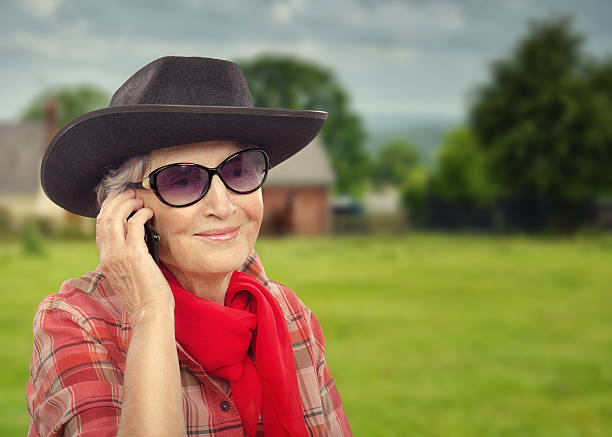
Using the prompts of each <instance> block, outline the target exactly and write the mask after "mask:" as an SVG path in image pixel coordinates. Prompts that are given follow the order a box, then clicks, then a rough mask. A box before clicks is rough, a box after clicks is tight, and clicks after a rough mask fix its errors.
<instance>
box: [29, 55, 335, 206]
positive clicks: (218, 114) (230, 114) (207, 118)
mask: <svg viewBox="0 0 612 437" xmlns="http://www.w3.org/2000/svg"><path fill="white" fill-rule="evenodd" d="M326 118H327V113H326V112H322V111H298V110H289V109H271V108H255V107H253V102H252V99H251V94H250V92H249V88H248V86H247V83H246V80H245V78H244V75H243V74H242V71H241V70H240V68H239V67H238V66H237V65H236V64H234V63H232V62H229V61H224V60H220V59H211V58H198V57H176V56H168V57H164V58H160V59H157V60H155V61H153V62H151V63H150V64H148V65H146V66H145V67H143V68H142V69H140V70H139V71H137V72H136V73H135V74H134V75H133V76H132V77H130V78H129V79H128V80H127V82H125V83H124V84H123V85H122V86H121V87H120V88H119V89H118V90H117V91H116V92H115V94H114V95H113V97H112V99H111V102H110V105H109V106H108V107H107V108H103V109H99V110H96V111H92V112H88V113H87V114H84V115H82V116H80V117H78V118H75V119H74V120H72V121H71V122H70V123H68V124H66V125H65V126H64V127H63V128H62V129H60V130H59V131H58V132H57V134H56V135H55V136H54V137H53V139H52V140H51V142H50V143H49V146H48V147H47V151H46V152H45V155H44V157H43V160H42V165H41V169H40V177H41V184H42V187H43V189H44V191H45V193H46V194H47V196H49V198H50V199H51V200H52V201H53V202H55V203H56V204H58V205H59V206H61V207H62V208H64V209H66V210H68V211H70V212H72V213H75V214H78V215H83V216H86V217H95V216H96V215H97V214H98V212H99V208H98V206H97V203H96V193H95V186H96V185H97V184H98V183H99V182H100V181H101V179H102V176H103V175H104V173H105V171H106V170H108V169H109V168H113V167H116V166H118V165H120V164H121V163H123V162H124V161H125V160H126V159H128V158H130V157H132V156H135V155H142V154H145V153H148V152H150V151H152V150H155V149H159V148H163V147H169V146H177V145H181V144H189V143H195V142H200V141H210V140H233V141H239V142H246V143H252V144H256V145H258V146H260V147H262V148H264V149H265V150H266V151H267V152H268V155H269V156H270V166H271V167H274V166H275V165H277V164H279V163H280V162H282V161H284V160H285V159H287V158H289V157H290V156H292V155H294V154H295V153H297V152H298V151H300V150H301V149H302V148H304V147H305V146H306V145H308V143H310V141H312V139H313V138H314V137H315V136H316V135H317V133H318V132H319V131H320V130H321V127H322V126H323V122H324V121H325V119H326Z"/></svg>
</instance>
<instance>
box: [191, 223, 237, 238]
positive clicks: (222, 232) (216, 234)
mask: <svg viewBox="0 0 612 437" xmlns="http://www.w3.org/2000/svg"><path fill="white" fill-rule="evenodd" d="M239 233H240V226H236V227H233V228H223V229H211V230H210V231H205V232H200V233H198V234H196V235H197V236H199V237H204V238H206V239H208V240H212V241H226V240H232V239H234V238H236V236H238V234H239Z"/></svg>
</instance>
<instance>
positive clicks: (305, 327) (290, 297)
mask: <svg viewBox="0 0 612 437" xmlns="http://www.w3.org/2000/svg"><path fill="white" fill-rule="evenodd" d="M266 286H267V287H268V289H269V290H270V291H271V292H272V294H274V296H275V297H276V298H277V300H278V302H279V304H280V306H281V308H282V309H283V312H284V313H285V317H286V319H287V320H286V321H287V325H288V328H289V332H290V333H291V334H292V338H293V340H294V344H295V343H296V342H297V341H303V342H312V343H313V346H315V347H316V348H317V349H320V351H321V352H323V350H324V349H325V340H324V337H323V331H322V329H321V325H320V324H319V321H318V320H317V318H316V316H315V314H314V312H313V311H312V310H311V309H310V308H309V307H308V306H307V305H306V304H305V303H304V302H303V301H302V300H301V299H300V298H299V297H298V296H297V294H296V293H295V292H294V291H293V290H292V289H291V288H289V287H287V286H286V285H283V284H281V283H279V282H275V281H271V280H268V281H267V283H266ZM292 331H293V332H292Z"/></svg>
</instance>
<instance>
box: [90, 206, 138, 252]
mask: <svg viewBox="0 0 612 437" xmlns="http://www.w3.org/2000/svg"><path fill="white" fill-rule="evenodd" d="M143 204H144V201H143V200H142V199H140V198H136V197H135V198H131V199H130V198H127V199H124V200H123V202H121V203H120V204H117V205H112V206H111V207H110V208H109V209H108V210H106V211H105V212H104V213H103V214H100V215H99V216H98V219H97V220H96V237H97V240H98V250H100V251H101V250H117V249H120V248H121V245H122V244H125V238H126V237H125V236H126V233H127V223H126V220H127V216H128V215H129V213H130V212H132V211H134V210H137V209H140V208H142V206H143Z"/></svg>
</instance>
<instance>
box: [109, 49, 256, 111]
mask: <svg viewBox="0 0 612 437" xmlns="http://www.w3.org/2000/svg"><path fill="white" fill-rule="evenodd" d="M118 105H195V106H237V107H253V100H252V99H251V93H250V92H249V87H248V85H247V82H246V80H245V78H244V74H243V73H242V70H240V67H238V65H236V64H234V63H233V62H230V61H225V60H221V59H213V58H200V57H181V56H166V57H163V58H160V59H157V60H155V61H153V62H151V63H150V64H148V65H146V66H144V67H143V68H141V69H140V70H138V71H137V72H136V73H134V75H132V77H130V78H129V79H128V80H127V81H126V82H125V83H124V84H123V85H121V87H120V88H119V89H118V90H117V91H116V92H115V94H113V97H112V99H111V102H110V105H109V106H118Z"/></svg>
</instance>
